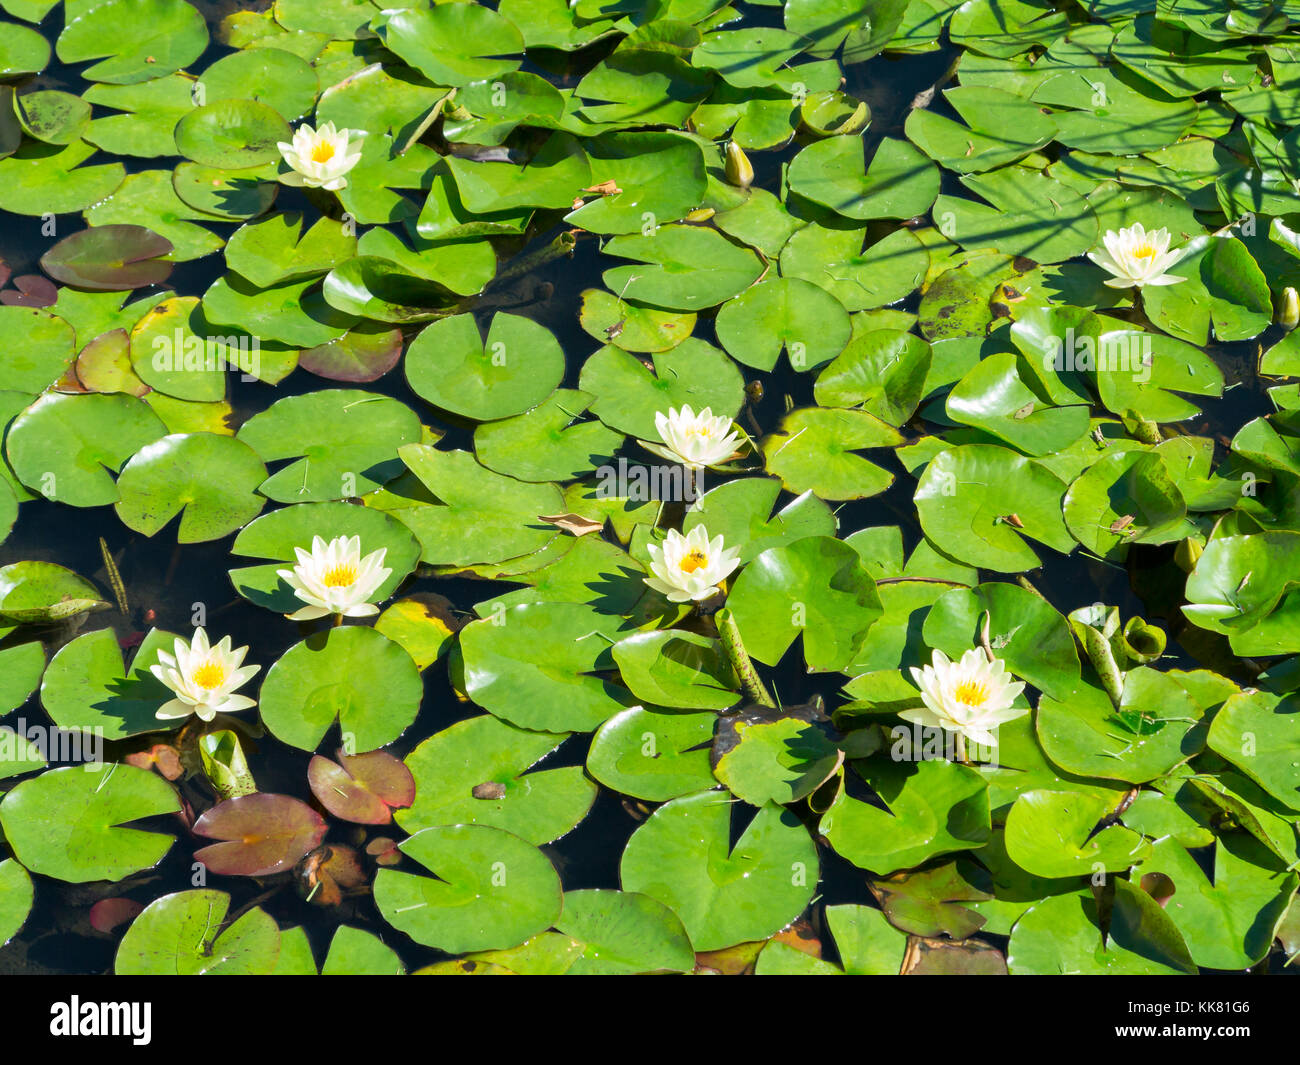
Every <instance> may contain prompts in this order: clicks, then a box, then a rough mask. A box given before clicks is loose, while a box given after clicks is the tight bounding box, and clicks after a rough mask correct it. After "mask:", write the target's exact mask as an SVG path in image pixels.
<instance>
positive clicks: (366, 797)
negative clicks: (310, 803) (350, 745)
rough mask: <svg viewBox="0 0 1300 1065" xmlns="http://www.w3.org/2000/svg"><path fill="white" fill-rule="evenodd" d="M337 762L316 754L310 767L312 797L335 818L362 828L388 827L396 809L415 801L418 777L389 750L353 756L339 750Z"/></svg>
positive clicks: (308, 769) (309, 777)
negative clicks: (366, 826)
mask: <svg viewBox="0 0 1300 1065" xmlns="http://www.w3.org/2000/svg"><path fill="white" fill-rule="evenodd" d="M338 759H339V762H338V763H335V762H331V761H330V760H329V759H328V758H323V757H321V756H320V755H316V756H315V757H314V758H312V760H311V764H310V765H308V766H307V782H308V783H309V784H310V785H311V791H312V794H313V795H315V796H316V798H317V799H319V800H320V803H321V805H322V806H324V807H325V809H327V810H328V811H329V812H330V813H332V814H333V815H334V816H335V817H341V818H343V820H345V821H355V822H356V823H357V824H361V825H386V824H388V822H389V821H391V820H392V819H393V813H392V811H393V810H394V809H395V808H399V807H404V806H410V805H411V803H413V802H414V801H415V778H414V777H413V776H411V771H410V770H409V769H407V768H406V765H405V763H403V762H402V761H400V760H399V759H397V758H394V757H393V756H392V755H391V754H389V753H388V752H387V751H371V752H370V753H369V754H358V755H353V756H351V757H349V756H348V755H346V754H344V753H343V752H342V751H339V752H338ZM339 763H341V764H339Z"/></svg>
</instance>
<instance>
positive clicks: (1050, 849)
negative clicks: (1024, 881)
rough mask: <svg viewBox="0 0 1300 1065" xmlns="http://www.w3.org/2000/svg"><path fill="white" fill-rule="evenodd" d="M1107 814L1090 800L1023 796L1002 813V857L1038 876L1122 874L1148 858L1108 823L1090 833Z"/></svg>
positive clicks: (1125, 832)
mask: <svg viewBox="0 0 1300 1065" xmlns="http://www.w3.org/2000/svg"><path fill="white" fill-rule="evenodd" d="M1108 813H1110V810H1109V809H1108V807H1107V805H1106V803H1105V802H1104V801H1103V800H1102V799H1099V798H1097V797H1096V796H1092V795H1083V794H1080V793H1079V792H1073V791H1028V792H1025V793H1024V794H1023V795H1021V796H1020V798H1018V799H1017V800H1016V802H1015V805H1014V806H1012V807H1011V812H1010V813H1009V814H1007V833H1006V847H1007V854H1008V855H1009V856H1010V857H1011V860H1012V861H1014V862H1015V863H1016V864H1017V865H1018V866H1020V867H1021V868H1022V869H1024V870H1025V871H1026V872H1029V873H1032V874H1033V875H1035V876H1042V877H1049V878H1050V877H1068V876H1089V875H1092V874H1093V873H1098V872H1101V871H1103V870H1104V871H1106V872H1122V871H1123V870H1125V869H1128V868H1129V867H1130V866H1133V865H1136V864H1137V863H1139V862H1141V861H1142V860H1144V859H1145V858H1146V857H1147V856H1148V855H1149V853H1150V847H1149V845H1148V844H1147V842H1146V841H1145V840H1144V839H1143V838H1142V837H1141V836H1139V835H1138V834H1137V833H1136V832H1134V831H1132V830H1131V829H1128V828H1125V827H1124V826H1123V825H1117V824H1112V825H1109V826H1108V827H1106V828H1103V829H1102V830H1101V831H1100V832H1097V833H1095V834H1094V829H1095V828H1096V827H1097V824H1098V822H1100V821H1101V820H1102V818H1104V817H1105V816H1106V815H1107V814H1108Z"/></svg>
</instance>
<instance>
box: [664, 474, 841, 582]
mask: <svg viewBox="0 0 1300 1065" xmlns="http://www.w3.org/2000/svg"><path fill="white" fill-rule="evenodd" d="M780 494H781V484H780V482H779V481H777V480H776V479H774V478H771V477H744V478H737V479H736V480H732V481H727V482H725V483H723V484H720V485H718V487H717V488H711V489H710V490H709V491H707V492H705V493H704V495H702V496H701V497H700V498H699V499H698V500H696V501H695V502H694V503H693V504H692V505H691V508H690V510H688V511H687V512H686V517H685V518H684V519H683V521H682V533H683V535H685V534H686V533H689V532H690V531H691V530H692V529H693V528H695V527H696V526H697V525H705V524H707V527H708V530H709V533H710V535H712V536H721V537H722V539H723V542H724V543H725V544H726V545H727V547H729V548H731V547H738V548H740V561H741V564H742V565H744V564H745V563H748V562H751V561H752V560H753V559H754V558H755V557H756V556H757V555H759V554H760V553H761V552H763V551H766V550H767V549H768V548H769V547H778V546H781V545H783V544H787V543H791V542H793V541H795V540H801V539H803V538H804V537H806V536H826V537H829V536H834V535H835V530H836V525H835V516H834V514H833V513H832V512H831V508H830V507H829V506H828V505H827V504H825V503H823V502H822V501H821V500H820V499H818V498H817V497H816V496H815V495H813V494H812V493H811V492H804V493H803V494H802V495H799V496H797V497H796V498H795V499H793V500H792V501H791V502H789V503H787V504H786V505H785V506H784V507H782V508H781V509H780V510H779V511H776V512H775V513H773V507H775V506H776V503H777V497H778V496H779V495H780Z"/></svg>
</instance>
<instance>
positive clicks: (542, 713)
mask: <svg viewBox="0 0 1300 1065" xmlns="http://www.w3.org/2000/svg"><path fill="white" fill-rule="evenodd" d="M622 621H623V619H622V618H617V617H610V616H608V615H602V614H599V613H597V612H596V611H595V610H593V609H592V608H591V607H589V606H586V605H580V604H576V603H532V604H521V605H519V606H512V607H509V608H507V609H505V610H502V611H499V612H495V613H494V614H493V616H492V617H491V618H489V619H486V620H483V621H473V622H470V624H468V625H466V626H465V628H463V629H462V630H461V633H460V650H461V654H462V656H463V659H464V666H463V669H464V690H465V692H466V694H468V695H469V697H470V698H471V699H472V700H473V701H474V702H475V703H477V704H478V705H479V706H481V707H483V708H484V709H485V710H487V711H488V712H489V713H491V714H495V715H496V716H497V717H499V718H502V719H503V720H505V721H508V722H509V723H510V724H512V725H517V726H519V727H520V728H529V729H535V730H538V731H543V732H590V731H591V730H592V729H594V728H596V727H597V726H598V725H600V724H601V723H602V722H604V721H605V720H607V719H608V718H610V717H612V716H613V715H614V714H616V713H618V712H619V711H620V710H622V709H624V708H625V707H627V706H630V705H632V704H633V703H634V702H635V701H636V700H635V698H634V697H633V696H632V694H631V693H630V692H629V691H627V689H625V688H623V687H621V686H620V685H617V684H615V683H614V682H613V681H611V680H607V679H605V678H604V677H602V676H601V675H600V674H602V673H607V672H609V671H610V670H612V669H613V668H614V660H613V656H612V655H611V654H610V646H611V644H612V643H614V642H615V640H616V636H615V634H616V633H619V630H620V628H621V627H622Z"/></svg>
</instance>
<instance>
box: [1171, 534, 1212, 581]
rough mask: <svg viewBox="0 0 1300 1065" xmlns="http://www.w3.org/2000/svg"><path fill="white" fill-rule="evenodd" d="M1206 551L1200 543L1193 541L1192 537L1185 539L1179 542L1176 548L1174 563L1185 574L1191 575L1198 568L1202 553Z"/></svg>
mask: <svg viewBox="0 0 1300 1065" xmlns="http://www.w3.org/2000/svg"><path fill="white" fill-rule="evenodd" d="M1204 550H1205V548H1204V547H1202V546H1201V544H1200V541H1198V540H1194V539H1192V538H1191V537H1190V536H1187V537H1184V538H1183V539H1182V540H1179V541H1178V546H1177V547H1175V548H1174V561H1175V562H1176V563H1177V564H1178V568H1179V569H1181V570H1182V571H1183V572H1184V573H1191V572H1192V570H1194V569H1195V568H1196V563H1197V562H1199V561H1200V558H1201V553H1202V552H1203V551H1204Z"/></svg>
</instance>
